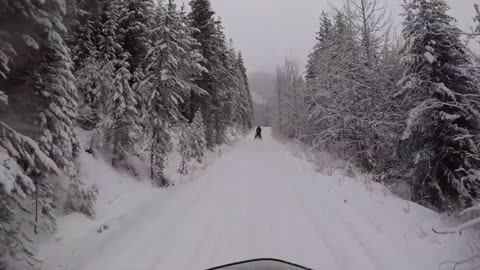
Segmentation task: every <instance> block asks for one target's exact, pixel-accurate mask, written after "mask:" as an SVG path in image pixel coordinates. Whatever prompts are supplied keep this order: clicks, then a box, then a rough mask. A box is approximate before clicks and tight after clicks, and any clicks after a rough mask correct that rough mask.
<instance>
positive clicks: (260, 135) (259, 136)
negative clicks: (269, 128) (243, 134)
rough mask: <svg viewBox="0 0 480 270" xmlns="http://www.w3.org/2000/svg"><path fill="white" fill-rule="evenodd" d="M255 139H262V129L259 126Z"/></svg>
mask: <svg viewBox="0 0 480 270" xmlns="http://www.w3.org/2000/svg"><path fill="white" fill-rule="evenodd" d="M255 139H260V140H261V139H262V128H261V127H260V126H258V127H257V131H255Z"/></svg>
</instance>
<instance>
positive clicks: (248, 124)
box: [237, 52, 254, 130]
mask: <svg viewBox="0 0 480 270" xmlns="http://www.w3.org/2000/svg"><path fill="white" fill-rule="evenodd" d="M237 61H238V68H239V69H240V73H241V79H242V83H243V84H244V85H245V88H244V89H243V91H242V93H243V95H242V103H244V105H245V112H246V118H245V119H244V122H245V125H244V128H245V129H246V130H250V129H252V128H253V124H254V123H253V121H254V114H253V100H252V94H251V92H250V85H249V82H248V75H247V68H246V67H245V60H244V59H243V56H242V52H238V60H237Z"/></svg>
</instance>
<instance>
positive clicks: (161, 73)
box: [143, 0, 203, 187]
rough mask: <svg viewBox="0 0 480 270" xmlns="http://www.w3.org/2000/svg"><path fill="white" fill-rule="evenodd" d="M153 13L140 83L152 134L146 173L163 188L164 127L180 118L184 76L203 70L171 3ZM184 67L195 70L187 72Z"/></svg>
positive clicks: (185, 83) (167, 148)
mask: <svg viewBox="0 0 480 270" xmlns="http://www.w3.org/2000/svg"><path fill="white" fill-rule="evenodd" d="M156 14H158V15H157V16H159V17H160V19H159V18H157V25H156V27H155V30H154V32H153V33H152V35H153V38H154V46H153V50H152V51H151V52H150V53H149V54H148V56H147V68H146V74H147V77H146V80H145V82H144V83H143V85H144V86H145V88H146V90H143V91H144V92H146V93H148V105H147V106H148V110H149V120H148V125H149V127H150V129H151V133H152V146H151V150H150V163H151V164H150V168H151V172H150V174H151V178H152V180H154V181H155V182H156V183H157V185H158V186H161V187H165V186H168V181H167V179H166V178H165V176H164V174H163V169H164V162H165V158H166V155H167V153H168V152H169V151H170V149H171V145H170V135H169V132H168V128H169V125H170V124H171V123H172V122H174V121H178V120H179V119H180V117H181V115H180V110H179V107H180V104H181V103H182V102H183V98H184V97H185V96H187V95H188V92H189V91H190V90H191V87H189V86H190V85H191V78H190V77H189V76H187V75H189V73H192V74H195V73H196V72H200V71H201V70H203V69H202V68H201V66H200V65H199V63H198V62H195V61H198V60H200V59H199V58H198V52H197V51H196V50H195V48H192V47H190V46H193V45H194V43H191V42H193V40H192V39H189V38H188V37H187V35H189V34H190V33H191V31H192V30H191V29H190V28H187V25H186V24H184V21H183V20H182V16H181V13H180V12H179V11H178V10H177V7H176V5H175V3H174V2H173V0H169V1H168V3H167V4H166V6H163V5H160V6H159V7H157V12H156ZM190 41H191V42H190ZM192 61H193V62H192ZM186 67H192V68H196V69H198V70H199V71H194V70H189V72H188V73H187V72H186Z"/></svg>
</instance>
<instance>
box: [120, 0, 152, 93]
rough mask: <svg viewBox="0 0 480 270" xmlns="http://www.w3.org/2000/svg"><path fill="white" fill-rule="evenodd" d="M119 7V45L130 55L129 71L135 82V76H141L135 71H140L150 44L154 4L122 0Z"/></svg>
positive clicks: (146, 0) (141, 0) (135, 0)
mask: <svg viewBox="0 0 480 270" xmlns="http://www.w3.org/2000/svg"><path fill="white" fill-rule="evenodd" d="M119 8H120V12H119V30H120V33H119V39H120V45H121V46H122V48H123V50H124V51H125V52H127V53H128V54H129V55H130V57H129V58H128V63H129V71H130V73H131V74H133V75H134V76H133V78H132V79H133V80H134V82H135V81H137V79H136V78H135V77H136V76H141V74H138V75H137V74H136V73H137V72H138V73H142V69H141V65H142V63H144V59H145V57H146V56H147V53H148V51H149V50H150V47H151V45H152V44H151V36H150V28H151V24H152V16H153V11H154V9H155V4H154V2H153V0H124V1H123V3H121V5H120V7H119ZM134 82H133V83H134ZM133 83H132V86H133Z"/></svg>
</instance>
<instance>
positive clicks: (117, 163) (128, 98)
mask: <svg viewBox="0 0 480 270" xmlns="http://www.w3.org/2000/svg"><path fill="white" fill-rule="evenodd" d="M128 57H129V55H128V54H127V53H125V55H124V59H121V60H119V61H118V63H117V65H116V66H117V71H116V74H115V78H114V79H113V89H112V92H111V93H110V94H109V95H108V96H109V97H108V101H107V115H108V116H107V117H108V118H109V119H110V121H111V122H110V124H109V125H108V136H107V138H108V139H109V143H108V144H109V145H112V146H113V153H112V154H113V155H112V165H113V166H114V167H116V168H119V167H122V168H126V169H129V167H130V166H129V164H128V160H127V159H128V156H129V155H130V154H133V153H134V149H135V143H136V141H137V138H138V135H139V133H140V125H139V123H138V111H137V108H136V107H137V98H138V95H137V94H136V93H135V92H134V91H133V90H132V87H131V86H130V80H131V77H132V74H131V73H130V71H129V70H128V62H127V59H128Z"/></svg>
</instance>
